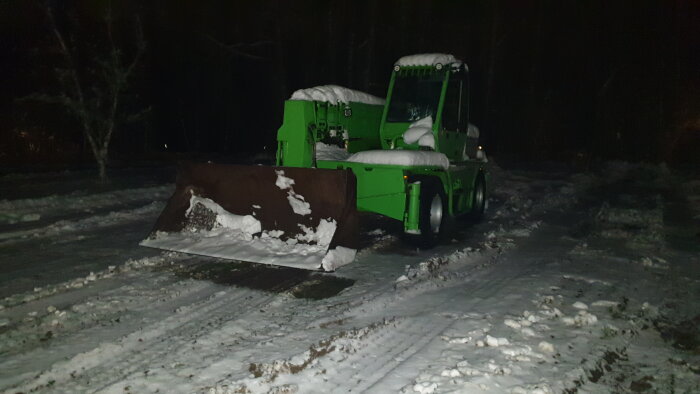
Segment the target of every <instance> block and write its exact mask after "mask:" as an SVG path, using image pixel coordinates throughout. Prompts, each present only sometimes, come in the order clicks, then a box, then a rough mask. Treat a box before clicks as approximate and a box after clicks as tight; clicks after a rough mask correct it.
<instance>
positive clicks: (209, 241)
mask: <svg viewBox="0 0 700 394" xmlns="http://www.w3.org/2000/svg"><path fill="white" fill-rule="evenodd" d="M355 204H356V180H355V176H354V175H353V173H352V172H351V171H349V170H328V169H317V168H296V167H267V166H242V165H223V164H211V163H184V164H181V165H180V166H179V168H178V174H177V182H176V189H175V192H174V194H173V195H172V197H170V200H169V201H168V204H167V206H166V207H165V209H164V210H163V212H162V213H161V215H160V217H159V218H158V220H157V221H156V224H155V226H154V228H153V230H152V232H151V234H150V235H149V236H148V238H147V239H145V240H143V241H142V242H141V245H143V246H148V247H154V248H159V249H165V250H172V251H177V252H185V253H191V254H198V255H205V256H212V257H219V258H225V259H233V260H242V261H250V262H255V263H263V264H272V265H282V266H287V267H295V268H303V269H310V270H319V269H323V270H326V271H333V270H335V269H336V268H338V267H339V266H342V265H345V264H347V263H350V262H352V260H353V259H354V257H355V250H356V249H357V244H358V241H357V236H358V232H359V221H358V220H359V219H358V215H357V210H356V205H355Z"/></svg>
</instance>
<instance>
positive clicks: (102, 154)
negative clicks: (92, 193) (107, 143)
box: [93, 149, 108, 183]
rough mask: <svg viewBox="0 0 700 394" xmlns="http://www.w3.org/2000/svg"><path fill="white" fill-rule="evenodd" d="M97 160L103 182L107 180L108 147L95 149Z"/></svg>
mask: <svg viewBox="0 0 700 394" xmlns="http://www.w3.org/2000/svg"><path fill="white" fill-rule="evenodd" d="M93 153H94V155H95V161H96V162H97V171H98V175H99V179H100V182H101V183H105V182H107V156H108V155H107V149H99V150H96V151H93Z"/></svg>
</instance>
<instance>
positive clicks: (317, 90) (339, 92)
mask: <svg viewBox="0 0 700 394" xmlns="http://www.w3.org/2000/svg"><path fill="white" fill-rule="evenodd" d="M290 100H302V101H321V102H324V103H330V104H334V105H335V104H338V103H343V104H348V103H363V104H374V105H384V103H385V100H384V99H382V98H379V97H376V96H373V95H371V94H369V93H365V92H360V91H357V90H352V89H348V88H345V87H342V86H338V85H322V86H316V87H313V88H307V89H299V90H297V91H295V92H294V93H292V97H291V98H290Z"/></svg>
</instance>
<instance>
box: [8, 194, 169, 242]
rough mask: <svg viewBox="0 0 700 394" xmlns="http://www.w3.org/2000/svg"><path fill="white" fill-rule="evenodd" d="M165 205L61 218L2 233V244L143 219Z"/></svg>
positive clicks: (154, 203)
mask: <svg viewBox="0 0 700 394" xmlns="http://www.w3.org/2000/svg"><path fill="white" fill-rule="evenodd" d="M164 206H165V203H163V202H152V203H149V204H147V205H144V206H142V207H139V208H136V209H125V210H121V211H113V212H110V213H108V214H105V215H96V216H91V217H88V218H86V219H81V220H77V221H72V220H60V221H58V222H55V223H52V224H50V225H48V226H45V227H41V228H35V229H30V230H20V231H12V232H5V233H0V246H2V245H7V244H9V243H16V242H24V241H32V240H35V239H37V238H45V237H51V236H64V235H66V234H68V233H76V232H88V231H91V230H95V229H99V228H105V227H111V226H117V225H120V224H124V223H128V222H132V221H138V220H143V219H144V217H151V216H153V217H155V215H157V214H158V213H159V212H161V211H162V210H163V207H164Z"/></svg>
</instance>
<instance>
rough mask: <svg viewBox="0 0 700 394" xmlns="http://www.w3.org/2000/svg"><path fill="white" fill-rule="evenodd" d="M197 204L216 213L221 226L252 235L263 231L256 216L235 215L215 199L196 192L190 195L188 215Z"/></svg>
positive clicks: (186, 212)
mask: <svg viewBox="0 0 700 394" xmlns="http://www.w3.org/2000/svg"><path fill="white" fill-rule="evenodd" d="M197 204H200V205H201V206H203V207H204V208H206V209H208V210H210V211H211V212H213V213H214V214H215V215H216V219H215V220H216V223H217V224H218V225H219V226H220V227H224V228H227V229H230V230H238V231H241V232H243V233H245V234H248V235H252V234H255V233H259V232H260V231H262V227H261V225H260V221H259V220H258V219H256V218H254V217H253V216H252V215H245V216H241V215H234V214H232V213H230V212H228V211H226V210H225V209H223V208H222V207H221V206H220V205H219V204H217V203H215V202H214V201H212V200H210V199H208V198H203V197H199V196H195V195H194V194H192V197H190V207H189V208H187V211H185V215H186V216H188V217H189V216H191V215H192V214H193V210H194V208H195V206H197Z"/></svg>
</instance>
